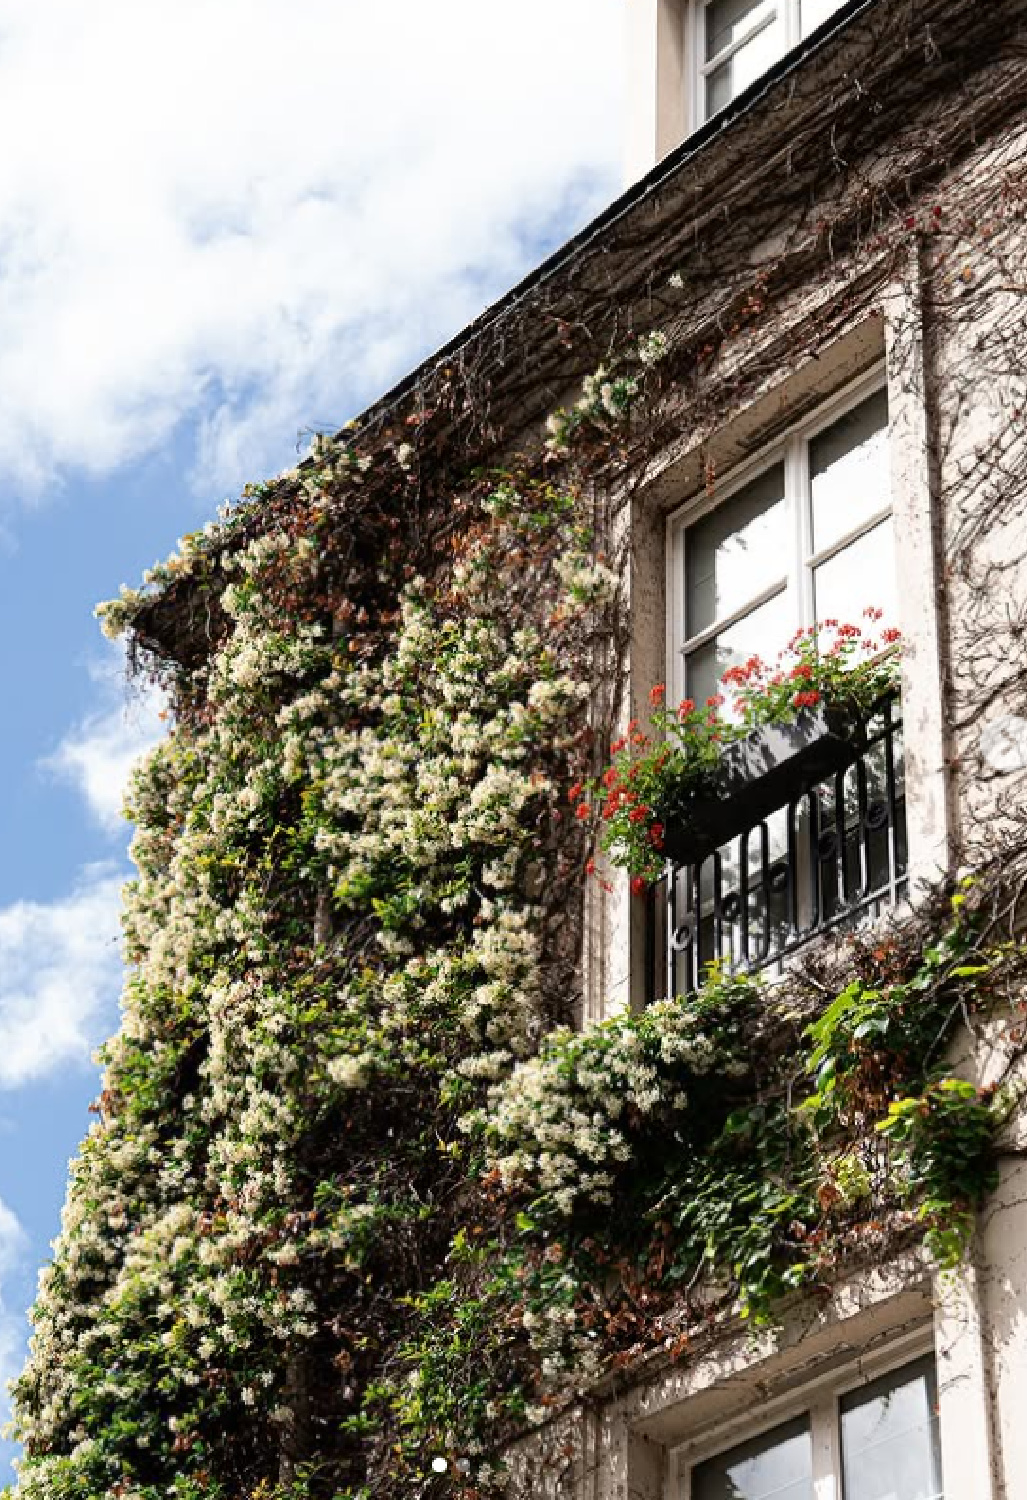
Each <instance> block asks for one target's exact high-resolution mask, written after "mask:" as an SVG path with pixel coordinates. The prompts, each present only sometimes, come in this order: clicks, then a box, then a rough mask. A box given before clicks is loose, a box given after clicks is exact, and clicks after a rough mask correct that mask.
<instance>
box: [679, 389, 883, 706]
mask: <svg viewBox="0 0 1027 1500" xmlns="http://www.w3.org/2000/svg"><path fill="white" fill-rule="evenodd" d="M886 390H887V382H886V377H885V371H884V366H883V364H879V365H875V366H874V367H873V368H872V369H871V370H869V371H868V372H866V374H864V375H862V376H860V377H859V378H858V379H857V380H855V381H853V382H851V383H850V384H849V385H848V386H846V387H845V388H844V389H843V390H841V391H840V392H838V393H837V394H836V395H835V396H834V397H833V398H832V399H830V400H829V401H828V402H825V403H824V404H823V405H822V406H820V407H818V409H817V410H816V412H815V413H813V415H812V416H811V417H807V418H806V419H804V421H802V422H800V423H797V424H796V425H795V426H794V427H793V428H792V429H791V430H789V431H788V432H786V433H785V434H784V435H783V436H782V437H781V438H780V439H778V441H777V442H776V443H774V444H772V445H769V446H768V447H767V448H765V449H764V450H763V451H762V452H760V453H759V454H757V455H755V456H754V458H753V459H752V460H751V461H750V462H748V463H746V464H744V465H740V466H739V467H738V468H737V469H736V470H735V471H734V472H733V473H730V474H729V475H728V477H727V480H726V482H725V483H724V484H723V485H719V486H718V488H717V492H716V494H715V496H714V497H713V498H712V499H707V498H705V497H704V498H703V499H702V500H701V501H698V502H693V503H692V504H691V505H688V506H685V507H683V508H682V509H681V510H679V511H678V512H676V513H675V514H674V515H672V516H671V517H670V519H669V521H668V533H669V534H668V548H667V558H668V570H669V571H668V602H669V609H668V642H667V644H668V690H669V691H671V692H672V693H674V694H676V695H677V698H682V697H684V696H685V695H686V693H687V694H690V692H691V690H690V688H689V685H688V659H689V657H691V656H693V655H695V653H696V652H698V651H700V650H701V649H702V648H703V647H706V646H708V645H709V644H710V642H711V641H713V640H715V639H716V637H717V636H719V635H721V634H723V633H724V632H725V631H727V630H730V629H731V628H732V627H734V626H737V625H738V624H740V623H741V622H743V621H744V620H745V619H746V617H747V616H749V615H750V614H752V613H753V612H754V611H755V610H757V609H759V608H760V607H761V606H763V605H765V604H767V603H768V602H769V601H771V600H772V599H774V598H776V597H779V596H780V595H782V594H785V595H791V603H792V618H793V622H794V623H793V627H792V628H794V629H800V628H805V627H808V626H810V625H812V624H814V623H815V618H816V614H815V600H814V589H815V584H816V577H817V569H818V568H819V567H821V566H822V565H823V564H824V563H827V562H830V561H831V560H832V559H833V558H835V557H838V556H840V554H841V553H843V552H844V551H845V550H846V549H847V548H849V547H851V546H853V545H854V544H856V543H857V542H859V541H861V540H862V538H864V537H865V536H867V535H869V534H870V532H872V531H874V530H875V529H876V528H877V527H878V526H880V525H882V524H883V523H884V522H886V521H888V520H889V519H890V518H891V516H892V513H893V504H892V499H891V496H890V495H888V497H887V501H886V503H882V504H881V505H878V506H875V507H874V508H873V510H872V511H870V512H867V513H866V514H864V516H863V517H862V519H861V520H859V521H858V522H856V523H855V524H854V525H853V526H851V527H847V528H846V529H845V531H844V532H843V533H842V534H841V535H839V536H837V537H834V538H833V539H832V540H831V542H830V543H829V544H828V545H826V546H825V547H823V548H822V549H820V550H819V551H814V549H813V514H812V493H811V487H810V474H809V451H810V445H811V443H813V442H814V440H815V439H816V438H817V437H819V436H820V434H821V433H823V432H825V431H827V430H828V429H829V428H830V427H832V426H833V425H834V424H835V423H836V422H837V421H839V420H840V419H841V418H843V417H844V416H845V415H846V413H847V412H849V411H852V410H854V409H855V408H856V407H858V406H860V405H861V404H862V403H863V402H864V401H867V400H869V399H870V398H871V397H872V396H873V395H874V394H875V393H877V392H879V391H886ZM779 463H781V464H783V465H784V468H785V510H784V523H783V524H784V527H785V531H784V533H783V536H782V549H781V550H782V553H783V554H785V556H786V557H787V565H786V571H785V572H783V573H781V574H779V575H778V576H777V577H776V578H774V579H772V580H769V581H768V582H767V584H766V585H765V586H764V587H763V588H762V589H760V590H758V591H757V592H755V593H754V594H753V595H752V596H751V597H750V598H748V599H744V600H739V601H738V603H737V604H735V605H734V607H733V608H732V609H731V610H730V611H726V612H725V613H724V614H723V615H718V616H717V617H716V618H715V619H714V620H712V621H711V622H710V623H709V624H708V625H706V626H704V628H703V629H702V630H699V631H696V632H695V633H694V634H692V635H688V634H687V584H686V577H687V573H686V562H685V559H686V549H687V545H688V543H687V532H688V531H689V529H690V528H691V527H692V526H694V525H695V524H696V523H697V522H698V521H700V520H702V519H703V517H704V516H706V515H708V514H709V513H710V512H711V511H713V510H715V509H716V508H717V507H718V506H720V505H721V504H723V503H724V502H726V501H728V500H730V499H731V498H732V497H733V496H734V495H736V494H738V493H739V491H741V490H743V489H745V488H746V486H747V485H749V484H751V483H752V482H753V481H754V480H755V479H758V478H759V477H760V476H761V475H762V474H764V473H766V472H768V471H769V470H771V469H773V467H774V466H775V465H776V464H779ZM873 602H875V601H873V600H870V599H868V600H867V601H866V603H867V604H870V603H873ZM779 644H780V645H781V646H783V645H784V644H785V641H783V640H782V641H781V642H780V643H779ZM775 649H776V648H775ZM764 654H766V653H764ZM693 696H694V695H693Z"/></svg>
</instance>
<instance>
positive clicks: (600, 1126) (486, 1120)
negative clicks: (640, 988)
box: [466, 1001, 740, 1216]
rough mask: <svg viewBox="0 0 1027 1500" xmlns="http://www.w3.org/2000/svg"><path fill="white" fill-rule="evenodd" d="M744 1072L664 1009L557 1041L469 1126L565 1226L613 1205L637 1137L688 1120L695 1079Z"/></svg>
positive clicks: (695, 1026)
mask: <svg viewBox="0 0 1027 1500" xmlns="http://www.w3.org/2000/svg"><path fill="white" fill-rule="evenodd" d="M739 1066H740V1064H739V1063H738V1061H737V1060H736V1059H732V1058H731V1057H730V1056H726V1055H723V1054H722V1053H721V1052H720V1051H719V1050H718V1048H717V1047H716V1045H715V1044H714V1042H713V1040H712V1039H711V1035H710V1029H709V1027H708V1025H706V1023H705V1022H704V1020H703V1019H702V1017H701V1016H700V1015H698V1014H697V1013H696V1012H695V1011H694V1010H692V1009H689V1008H687V1007H683V1006H681V1005H680V1004H679V1003H678V1002H676V1001H664V1002H661V1003H659V1004H657V1005H653V1006H651V1007H650V1008H649V1009H648V1010H646V1011H645V1012H643V1013H642V1014H640V1015H631V1014H625V1015H622V1016H616V1017H614V1018H613V1019H611V1020H609V1021H606V1022H603V1023H602V1024H601V1025H599V1026H596V1027H593V1028H590V1029H589V1030H588V1031H586V1032H571V1031H567V1030H560V1031H555V1032H552V1033H551V1034H550V1035H549V1036H548V1037H547V1038H546V1040H545V1042H544V1043H543V1046H542V1050H541V1052H540V1053H539V1054H538V1055H537V1056H536V1057H533V1058H530V1059H528V1060H526V1061H525V1062H523V1063H521V1064H520V1065H519V1066H518V1067H517V1068H516V1069H515V1071H514V1072H513V1073H512V1074H511V1075H509V1076H507V1077H504V1078H502V1079H501V1080H500V1081H499V1082H498V1083H497V1084H496V1085H495V1086H494V1087H493V1089H492V1091H491V1094H490V1100H489V1109H488V1111H487V1112H479V1113H478V1114H475V1115H472V1116H470V1117H469V1118H468V1120H467V1121H466V1125H467V1128H468V1129H473V1130H479V1131H481V1132H483V1134H484V1136H485V1138H486V1140H487V1144H488V1150H489V1157H490V1165H491V1166H492V1167H493V1168H495V1169H496V1170H498V1171H499V1173H500V1175H501V1177H502V1179H503V1181H504V1183H505V1184H506V1185H507V1186H509V1187H518V1188H521V1189H522V1190H525V1191H527V1192H528V1193H529V1194H531V1195H532V1196H534V1197H536V1198H537V1199H538V1200H540V1201H541V1202H542V1203H543V1204H544V1205H545V1206H547V1207H550V1208H552V1209H553V1210H555V1211H556V1213H557V1214H558V1215H561V1216H568V1215H570V1214H571V1213H573V1212H574V1210H575V1209H576V1208H578V1207H579V1206H581V1205H583V1204H586V1205H587V1204H608V1203H610V1202H611V1201H612V1197H613V1188H614V1186H615V1183H616V1180H617V1176H618V1173H619V1172H621V1171H622V1170H623V1168H624V1166H625V1164H627V1163H629V1162H630V1161H631V1160H632V1157H633V1154H634V1147H633V1143H632V1137H633V1135H634V1134H635V1132H637V1130H638V1129H639V1127H640V1126H641V1125H644V1124H648V1123H650V1122H651V1121H652V1120H653V1119H654V1118H659V1119H661V1120H662V1119H666V1120H667V1121H670V1120H672V1119H673V1118H674V1117H675V1116H680V1115H683V1114H684V1113H685V1112H686V1111H687V1110H688V1108H689V1080H690V1079H693V1078H695V1077H698V1076H703V1075H706V1074H708V1073H709V1072H710V1071H711V1070H713V1069H714V1068H717V1069H720V1068H723V1069H725V1070H727V1071H736V1070H737V1069H738V1068H739Z"/></svg>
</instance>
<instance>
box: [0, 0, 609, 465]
mask: <svg viewBox="0 0 1027 1500" xmlns="http://www.w3.org/2000/svg"><path fill="white" fill-rule="evenodd" d="M624 3H625V0H518V3H517V4H496V3H489V0H434V3H433V4H431V5H426V4H424V0H377V3H375V4H374V5H368V4H366V3H363V0H294V3H293V4H291V5H288V6H286V5H283V4H282V3H281V0H150V3H148V4H145V5H140V4H139V3H138V0H91V3H90V4H88V5H82V4H80V3H77V0H0V134H2V136H3V138H4V139H5V140H7V141H9V142H17V149H16V150H15V149H12V150H9V151H6V152H4V153H3V154H2V157H0V472H6V474H7V475H8V476H10V477H12V478H13V479H14V481H15V482H16V483H17V484H20V485H21V486H23V487H26V488H28V487H32V486H35V487H41V486H45V485H46V484H47V483H48V482H51V481H52V480H53V479H54V477H55V476H58V475H59V474H60V472H61V470H62V469H63V468H65V467H66V466H84V467H85V468H87V469H90V470H92V471H95V472H104V471H107V470H109V469H111V468H112V467H114V466H116V465H118V464H119V463H123V462H126V461H127V460H129V459H131V458H132V457H135V456H137V455H139V454H140V453H142V452H144V451H146V450H147V449H149V448H151V447H153V446H154V445H156V444H158V443H159V442H160V441H161V440H163V439H164V438H166V437H167V436H168V434H169V433H170V432H171V431H172V429H173V428H174V427H175V426H176V424H178V423H180V422H181V421H183V420H184V419H194V420H196V421H198V422H200V423H201V428H202V431H201V441H200V445H199V450H198V454H197V462H198V466H199V471H200V474H201V477H202V483H203V487H204V489H205V490H207V491H208V493H209V491H210V490H211V489H212V488H216V489H219V490H220V489H225V488H228V487H233V486H234V485H235V484H236V483H237V482H238V481H239V480H240V479H241V478H245V477H250V478H252V477H258V476H259V474H260V473H261V471H262V470H263V469H266V468H268V467H273V466H277V465H278V464H280V463H281V462H282V461H283V460H284V459H285V458H286V457H287V456H288V448H289V445H290V442H291V440H292V438H293V436H294V434H295V432H296V430H297V428H299V427H302V426H304V425H306V424H308V423H309V424H315V425H326V426H332V425H334V424H337V423H341V421H342V420H344V419H345V418H346V417H347V416H349V415H350V414H351V412H352V410H353V409H354V407H355V406H357V405H359V404H362V403H363V402H365V401H366V400H368V399H371V398H373V397H374V396H375V395H376V394H378V393H379V392H380V390H381V389H382V388H383V387H384V386H386V385H387V384H388V383H389V382H391V381H392V380H393V379H394V378H396V377H398V376H399V375H401V374H402V373H403V372H404V370H405V369H406V367H407V366H408V365H409V363H410V362H411V361H412V360H413V359H414V358H415V357H416V356H417V355H418V354H419V353H420V352H422V351H424V350H425V349H426V348H427V347H430V346H432V345H434V344H435V343H437V342H438V341H440V340H442V339H444V338H445V337H446V336H448V335H449V334H451V333H453V332H455V331H456V330H457V329H458V328H459V327H460V326H461V324H462V323H463V322H464V321H465V320H466V319H467V318H468V317H470V316H472V315H473V314H474V313H475V312H476V311H478V310H479V309H480V307H481V305H482V304H483V302H484V301H486V300H488V298H489V297H490V296H491V295H493V294H495V293H497V292H499V291H501V290H503V288H504V286H505V285H506V284H507V283H508V282H510V281H511V280H513V279H514V278H515V277H516V276H518V275H519V274H520V273H521V272H522V270H523V269H524V268H525V265H526V263H527V262H530V261H531V260H533V259H534V258H536V256H535V252H534V251H533V250H532V249H531V245H532V243H533V242H534V240H535V238H536V236H537V235H538V234H539V233H540V232H542V231H543V230H544V229H545V227H546V226H547V225H551V224H552V223H553V222H554V219H559V220H560V222H561V223H562V224H563V225H564V227H566V223H567V220H568V219H570V220H578V221H580V220H581V219H582V218H583V217H585V216H587V213H588V212H591V211H592V210H594V209H597V208H598V207H600V206H601V205H602V203H603V202H604V201H605V200H606V199H607V198H608V197H610V196H611V195H612V192H613V191H614V189H615V187H616V182H615V167H614V162H615V159H616V157H617V154H618V153H617V148H618V137H619V97H618V96H619V88H618V84H619V74H620V43H621V11H622V8H623V5H624Z"/></svg>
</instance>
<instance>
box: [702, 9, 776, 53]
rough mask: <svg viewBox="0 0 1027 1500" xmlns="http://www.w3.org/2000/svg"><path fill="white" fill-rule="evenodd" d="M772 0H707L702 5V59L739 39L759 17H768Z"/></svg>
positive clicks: (767, 18) (771, 12)
mask: <svg viewBox="0 0 1027 1500" xmlns="http://www.w3.org/2000/svg"><path fill="white" fill-rule="evenodd" d="M776 8H777V7H776V3H775V0H711V3H710V4H709V5H707V7H706V61H707V62H712V61H713V59H714V58H715V57H717V56H718V55H719V54H720V53H721V52H723V51H724V49H725V47H730V46H732V45H733V43H735V42H737V41H740V40H741V39H742V37H743V36H745V34H746V32H748V31H751V30H752V28H753V27H754V26H756V25H758V24H759V23H760V22H761V21H767V20H770V19H771V18H772V17H773V16H774V12H775V10H776Z"/></svg>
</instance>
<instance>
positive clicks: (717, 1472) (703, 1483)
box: [686, 1356, 943, 1500]
mask: <svg viewBox="0 0 1027 1500" xmlns="http://www.w3.org/2000/svg"><path fill="white" fill-rule="evenodd" d="M937 1409H938V1395H937V1389H936V1383H935V1374H934V1360H933V1358H931V1357H929V1356H928V1357H927V1358H924V1359H920V1360H917V1361H916V1362H915V1363H914V1364H909V1365H904V1366H903V1367H902V1368H901V1369H899V1370H894V1371H892V1372H890V1373H889V1374H887V1375H884V1376H882V1377H881V1378H880V1379H877V1380H874V1381H871V1382H870V1383H869V1384H867V1385H861V1386H859V1387H857V1388H856V1389H855V1390H852V1391H849V1392H847V1393H844V1392H835V1393H834V1394H832V1395H830V1396H829V1397H828V1398H827V1399H822V1400H819V1401H817V1403H816V1404H815V1405H814V1406H812V1408H811V1409H810V1410H809V1411H807V1412H804V1413H802V1414H801V1415H800V1416H798V1417H796V1418H795V1419H794V1420H792V1421H790V1422H787V1423H785V1424H784V1425H783V1426H780V1427H775V1428H774V1429H772V1431H770V1432H766V1433H763V1434H762V1435H761V1436H760V1437H757V1438H755V1439H753V1440H751V1441H749V1442H745V1443H740V1444H738V1445H737V1446H736V1447H733V1448H729V1449H727V1450H726V1451H725V1452H720V1453H717V1454H715V1455H714V1456H712V1457H711V1458H708V1459H706V1460H705V1461H704V1462H702V1463H699V1464H696V1465H694V1466H692V1467H691V1468H690V1470H689V1471H688V1475H687V1481H686V1493H687V1495H688V1500H814V1497H815V1496H817V1495H821V1494H826V1493H830V1494H832V1495H835V1494H838V1492H839V1490H838V1486H839V1483H840V1494H841V1500H943V1491H942V1483H941V1455H940V1444H939V1436H938V1414H937ZM829 1481H832V1482H831V1484H830V1489H828V1488H826V1486H827V1484H828V1482H829Z"/></svg>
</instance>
